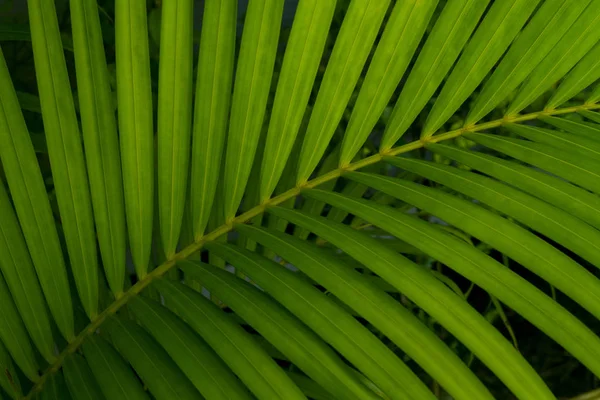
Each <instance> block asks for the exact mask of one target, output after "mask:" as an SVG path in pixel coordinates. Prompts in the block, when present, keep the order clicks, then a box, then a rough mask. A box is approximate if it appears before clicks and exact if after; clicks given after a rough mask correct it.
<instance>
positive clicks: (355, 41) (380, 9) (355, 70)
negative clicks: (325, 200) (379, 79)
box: [297, 0, 390, 183]
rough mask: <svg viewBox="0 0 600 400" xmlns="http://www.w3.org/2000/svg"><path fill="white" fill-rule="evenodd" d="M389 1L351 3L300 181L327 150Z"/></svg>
mask: <svg viewBox="0 0 600 400" xmlns="http://www.w3.org/2000/svg"><path fill="white" fill-rule="evenodd" d="M389 3H390V0H353V1H352V2H351V3H350V6H349V7H348V11H347V12H346V15H345V16H344V22H343V23H342V27H341V28H340V32H339V33H338V35H337V38H336V41H335V46H334V48H333V51H332V53H331V57H330V58H329V62H328V64H327V70H326V71H325V76H324V77H323V82H322V83H321V86H320V88H319V94H318V95H317V100H316V101H315V105H314V107H313V110H312V114H311V116H310V121H309V123H308V127H307V131H306V135H305V137H304V142H303V143H302V149H301V151H300V158H299V161H298V176H297V181H298V183H304V182H305V181H306V180H307V179H308V177H309V176H310V174H312V172H313V171H314V169H315V168H316V166H317V164H318V163H319V160H320V159H321V157H322V156H323V154H324V153H325V150H326V149H327V145H328V144H329V141H330V140H331V138H332V137H333V134H334V133H335V130H336V128H337V127H338V124H339V123H340V120H341V119H342V116H343V113H344V110H345V109H346V106H347V105H348V101H349V100H350V97H351V96H352V93H353V91H354V87H355V85H356V83H357V81H358V79H359V77H360V73H361V72H362V69H363V66H364V64H365V62H366V61H367V57H368V56H369V52H370V51H371V49H372V47H373V43H374V42H375V38H376V36H377V33H378V32H379V27H380V25H381V23H382V22H383V18H384V16H385V14H386V11H387V9H388V6H389Z"/></svg>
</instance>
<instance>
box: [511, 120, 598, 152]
mask: <svg viewBox="0 0 600 400" xmlns="http://www.w3.org/2000/svg"><path fill="white" fill-rule="evenodd" d="M503 127H504V128H505V129H506V130H507V131H509V132H512V133H516V134H517V135H519V136H522V137H524V138H526V139H529V140H531V141H533V142H537V143H545V144H547V145H550V146H553V147H556V148H559V149H561V148H564V149H569V151H571V152H573V153H578V154H581V155H582V156H584V157H589V158H591V159H598V158H599V157H600V140H593V139H590V138H587V137H583V136H579V135H573V134H570V133H565V132H560V131H557V130H554V129H544V128H538V127H536V126H528V125H521V124H506V125H504V126H503Z"/></svg>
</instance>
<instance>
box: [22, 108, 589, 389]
mask: <svg viewBox="0 0 600 400" xmlns="http://www.w3.org/2000/svg"><path fill="white" fill-rule="evenodd" d="M593 109H600V104H583V105H580V106H575V107H568V108H561V109H553V110H544V111H539V112H535V113H530V114H524V115H516V116H509V117H505V118H502V119H498V120H494V121H490V122H485V123H482V124H479V125H471V126H466V127H463V128H459V129H456V130H453V131H450V132H445V133H441V134H438V135H434V136H430V137H428V138H424V139H421V140H416V141H414V142H411V143H407V144H404V145H402V146H398V147H395V148H392V149H389V150H386V151H384V152H381V153H378V154H374V155H372V156H370V157H367V158H364V159H362V160H359V161H356V162H354V163H352V164H348V165H346V166H344V167H341V168H337V169H335V170H333V171H331V172H328V173H326V174H324V175H321V176H319V177H317V178H315V179H313V180H310V181H308V182H305V183H303V184H300V185H298V186H296V187H294V188H292V189H290V190H288V191H286V192H284V193H282V194H280V195H278V196H276V197H273V198H270V199H268V200H266V201H264V202H263V203H261V204H259V205H257V206H256V207H254V208H252V209H250V210H248V211H246V212H245V213H243V214H241V215H238V216H237V217H235V218H233V219H231V220H230V221H228V222H227V223H225V224H223V225H221V226H220V227H218V228H217V229H215V230H213V231H212V232H210V233H207V234H206V235H204V236H202V237H201V238H199V239H197V240H195V241H194V243H192V244H190V245H189V246H187V247H186V248H184V249H183V250H181V251H180V252H178V253H176V254H174V255H173V256H172V257H171V258H170V259H169V260H167V261H165V262H164V263H162V264H161V265H159V266H158V267H157V268H156V269H154V270H153V271H152V272H150V273H148V274H147V275H146V276H145V277H143V278H142V279H140V280H139V281H138V282H137V283H136V284H135V285H133V286H132V287H131V288H129V290H127V291H126V292H125V293H123V294H122V295H121V296H120V297H119V298H117V299H115V301H114V302H113V303H111V304H110V305H109V306H108V307H107V308H106V309H105V310H104V311H102V312H101V313H100V314H98V316H96V318H94V319H93V320H92V321H91V322H90V323H89V324H88V326H87V327H86V328H85V329H84V330H83V331H81V332H80V333H79V335H77V336H76V337H75V338H74V339H73V340H72V341H71V342H70V343H69V344H68V345H67V347H66V348H65V349H64V350H63V351H62V352H61V353H60V354H59V355H58V357H57V358H56V360H55V361H54V363H53V364H52V365H51V366H49V367H48V368H47V369H46V371H44V373H43V375H42V376H41V377H40V379H39V380H38V381H37V382H36V383H35V385H34V386H33V387H32V388H31V390H30V391H29V393H28V394H27V396H26V397H25V399H31V398H32V397H33V396H34V395H35V394H36V393H37V392H39V391H40V390H41V389H42V387H43V385H44V382H45V381H46V379H47V377H48V375H50V374H51V373H53V372H56V371H58V370H59V369H60V367H61V366H62V364H63V362H64V361H65V358H66V357H67V356H68V355H69V354H71V353H74V352H75V351H77V349H78V348H79V347H80V346H81V344H82V343H83V341H84V340H85V339H86V338H87V337H88V336H89V335H92V334H93V333H94V332H96V331H97V330H98V328H99V327H100V325H101V324H102V323H103V322H104V320H106V318H108V317H109V316H111V315H113V314H115V313H116V312H117V311H118V310H119V309H120V308H121V307H123V306H124V305H125V304H127V302H128V301H129V299H131V298H132V297H134V296H135V295H137V294H138V293H140V292H141V291H142V290H143V289H144V288H145V287H147V286H148V285H150V283H152V281H154V280H155V279H157V278H160V277H162V275H164V274H165V273H166V272H167V271H169V270H170V269H171V268H173V267H174V266H175V264H176V263H177V262H178V261H182V260H185V259H186V258H188V257H189V256H190V255H192V254H194V253H195V252H197V251H199V250H200V249H201V248H202V247H203V246H204V244H205V243H206V242H210V241H212V240H215V239H216V238H218V237H219V236H221V235H224V234H226V233H228V232H230V231H231V230H232V229H233V227H234V225H235V224H243V223H245V222H247V221H249V220H251V219H252V218H254V217H256V216H257V215H260V214H262V213H263V212H265V210H266V209H267V208H269V207H273V206H276V205H278V204H281V203H283V202H285V201H286V200H288V199H290V198H292V197H295V196H297V195H299V194H300V193H302V191H303V190H306V189H312V188H314V187H316V186H319V185H321V184H323V183H325V182H328V181H330V180H332V179H335V178H338V177H340V176H341V175H343V173H344V172H346V171H355V170H358V169H361V168H364V167H366V166H368V165H371V164H375V163H377V162H380V161H382V160H383V159H384V158H385V157H390V156H396V155H399V154H403V153H407V152H409V151H413V150H416V149H419V148H421V147H424V146H425V145H426V144H427V143H437V142H440V141H444V140H449V139H453V138H456V137H458V136H460V135H462V134H464V133H468V132H478V131H483V130H487V129H491V128H497V127H499V126H502V125H504V124H508V123H515V122H523V121H530V120H534V119H537V118H539V117H540V116H552V115H561V114H568V113H573V112H577V111H579V110H593Z"/></svg>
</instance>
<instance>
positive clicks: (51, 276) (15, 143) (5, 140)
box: [0, 50, 74, 354]
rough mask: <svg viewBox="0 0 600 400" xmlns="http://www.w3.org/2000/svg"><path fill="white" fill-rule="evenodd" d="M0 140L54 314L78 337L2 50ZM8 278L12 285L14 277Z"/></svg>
mask: <svg viewBox="0 0 600 400" xmlns="http://www.w3.org/2000/svg"><path fill="white" fill-rule="evenodd" d="M0 142H1V143H2V146H0V157H1V158H2V166H3V167H4V171H5V174H6V180H7V181H8V186H9V188H10V192H11V195H12V199H13V203H14V206H15V211H16V212H17V216H18V217H19V222H20V225H21V228H22V229H23V236H24V237H25V241H26V242H27V247H28V248H29V255H30V256H31V259H32V261H33V265H34V267H35V270H36V272H37V275H38V279H39V282H40V285H41V287H42V290H43V291H44V296H45V297H46V301H47V303H48V306H49V308H50V312H51V313H52V316H53V317H54V320H55V322H56V324H57V325H58V328H59V330H60V332H61V333H62V334H63V336H64V337H65V338H66V339H71V338H72V337H73V336H74V335H73V331H74V322H73V309H72V304H71V294H70V290H69V282H68V280H67V271H66V267H65V263H64V259H63V255H62V250H61V247H60V242H59V239H58V234H57V232H56V225H55V222H54V216H53V214H52V209H51V208H50V202H49V200H48V195H47V194H46V187H45V185H44V181H43V179H42V174H41V171H40V167H39V165H38V162H37V158H36V155H35V151H34V149H33V145H32V144H31V140H30V138H29V133H28V132H27V126H26V125H25V120H24V119H23V114H22V113H21V110H20V107H19V101H18V99H17V96H16V95H15V90H14V87H13V86H12V83H11V79H10V75H9V73H8V68H7V67H6V63H5V61H4V56H3V55H2V52H1V50H0ZM24 268H26V267H24ZM7 279H8V280H9V283H10V284H11V285H12V283H13V282H14V281H13V280H12V276H9V277H8V278H7ZM42 318H43V317H42ZM43 354H47V352H45V351H44V352H43Z"/></svg>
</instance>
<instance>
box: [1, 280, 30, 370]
mask: <svg viewBox="0 0 600 400" xmlns="http://www.w3.org/2000/svg"><path fill="white" fill-rule="evenodd" d="M0 340H1V341H2V342H3V343H4V345H5V346H6V348H7V349H8V352H9V353H10V355H11V356H12V358H13V359H14V360H15V363H16V364H17V365H18V366H19V368H21V371H23V373H24V374H25V376H27V378H29V379H30V380H32V381H37V380H38V379H39V375H38V370H39V367H38V364H37V361H36V359H35V353H34V352H33V348H32V347H31V343H30V342H29V336H28V335H27V331H26V330H25V325H24V324H23V321H22V320H21V317H20V316H19V312H18V311H17V307H16V306H15V303H14V302H13V300H12V298H11V295H10V292H9V291H8V287H7V286H6V282H4V278H3V277H2V275H0Z"/></svg>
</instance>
